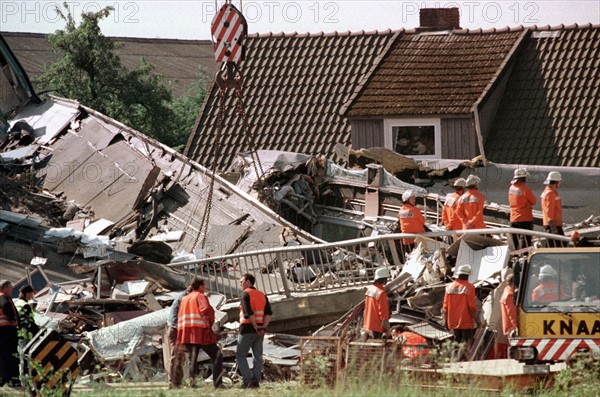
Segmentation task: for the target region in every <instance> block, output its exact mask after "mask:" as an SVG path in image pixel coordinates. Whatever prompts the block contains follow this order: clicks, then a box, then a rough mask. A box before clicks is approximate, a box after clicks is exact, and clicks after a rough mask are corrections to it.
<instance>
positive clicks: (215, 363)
mask: <svg viewBox="0 0 600 397" xmlns="http://www.w3.org/2000/svg"><path fill="white" fill-rule="evenodd" d="M184 346H185V357H186V359H187V362H188V365H189V367H188V375H189V377H190V381H191V382H192V385H195V384H196V376H197V375H198V362H197V361H198V353H199V352H200V349H202V350H204V352H205V353H206V354H208V356H209V357H210V359H211V361H212V370H213V385H214V386H215V387H219V386H221V384H222V383H223V355H222V354H221V349H219V347H218V346H217V345H216V344H212V345H189V344H186V345H184Z"/></svg>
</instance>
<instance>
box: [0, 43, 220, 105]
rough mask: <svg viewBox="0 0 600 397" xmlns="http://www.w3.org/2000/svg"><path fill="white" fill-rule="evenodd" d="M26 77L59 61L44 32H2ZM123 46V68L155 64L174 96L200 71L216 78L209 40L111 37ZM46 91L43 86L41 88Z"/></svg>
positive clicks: (37, 73)
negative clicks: (144, 63) (144, 61)
mask: <svg viewBox="0 0 600 397" xmlns="http://www.w3.org/2000/svg"><path fill="white" fill-rule="evenodd" d="M2 37H4V39H5V40H6V42H7V43H8V44H9V46H10V47H11V49H12V50H13V52H14V53H15V55H16V56H17V58H18V59H19V61H20V62H21V65H22V66H23V68H24V69H25V71H26V72H27V74H28V75H29V76H30V77H31V78H32V79H35V78H36V77H37V76H39V75H41V74H42V72H43V70H44V66H45V65H49V64H50V63H52V62H54V61H56V60H57V58H58V55H57V54H55V53H54V52H53V51H52V47H51V46H50V43H49V42H48V39H47V35H45V34H41V33H16V32H2ZM110 39H111V40H114V41H119V42H122V43H123V48H121V49H120V50H119V54H120V57H121V61H122V63H123V65H124V66H125V67H126V68H128V69H129V70H132V69H135V68H137V67H138V66H139V65H140V62H141V59H142V58H144V59H145V60H146V62H148V63H151V64H153V65H154V66H155V67H156V69H155V71H156V72H157V73H159V74H161V75H162V76H164V78H165V80H166V81H167V82H172V83H173V94H174V95H175V96H179V95H182V94H183V93H184V91H185V89H186V88H187V87H189V86H190V85H191V84H192V83H193V82H194V81H196V80H198V78H199V77H200V74H199V71H200V68H202V69H204V70H205V71H206V73H207V75H208V76H212V75H214V73H215V71H216V70H217V65H216V64H215V61H214V55H213V46H212V43H211V42H210V41H209V40H173V39H148V38H132V37H110ZM38 88H39V89H44V87H38Z"/></svg>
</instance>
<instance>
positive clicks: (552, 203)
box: [541, 185, 562, 226]
mask: <svg viewBox="0 0 600 397" xmlns="http://www.w3.org/2000/svg"><path fill="white" fill-rule="evenodd" d="M541 199H542V218H543V221H542V223H543V224H544V226H548V225H550V221H554V226H562V201H561V199H560V195H559V194H558V192H557V191H556V186H552V185H548V186H546V189H544V192H543V193H542V195H541Z"/></svg>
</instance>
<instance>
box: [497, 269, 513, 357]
mask: <svg viewBox="0 0 600 397" xmlns="http://www.w3.org/2000/svg"><path fill="white" fill-rule="evenodd" d="M505 281H506V286H505V287H504V291H503V292H502V297H501V298H500V311H501V313H502V334H504V336H505V337H507V338H508V337H509V336H510V334H511V332H513V331H514V330H516V329H517V306H516V305H515V276H514V275H513V274H509V275H508V276H506V280H505ZM498 345H499V346H497V348H496V349H497V350H498V353H497V356H496V357H495V358H506V357H507V352H508V344H504V343H498Z"/></svg>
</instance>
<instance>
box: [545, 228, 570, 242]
mask: <svg viewBox="0 0 600 397" xmlns="http://www.w3.org/2000/svg"><path fill="white" fill-rule="evenodd" d="M544 230H545V231H546V233H552V234H557V235H559V236H564V235H565V232H564V231H563V228H562V226H556V233H553V232H552V228H551V227H550V226H544ZM548 247H564V244H563V242H562V241H558V240H548Z"/></svg>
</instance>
